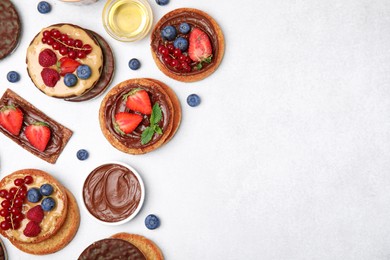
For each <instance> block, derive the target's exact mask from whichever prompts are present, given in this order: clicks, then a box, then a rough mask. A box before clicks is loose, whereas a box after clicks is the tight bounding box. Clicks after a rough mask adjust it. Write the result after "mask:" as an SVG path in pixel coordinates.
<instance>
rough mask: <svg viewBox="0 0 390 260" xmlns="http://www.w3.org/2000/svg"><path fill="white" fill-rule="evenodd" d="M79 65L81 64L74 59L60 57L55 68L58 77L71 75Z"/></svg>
mask: <svg viewBox="0 0 390 260" xmlns="http://www.w3.org/2000/svg"><path fill="white" fill-rule="evenodd" d="M80 65H81V63H80V62H78V61H76V60H74V59H71V58H68V57H62V58H61V59H60V60H59V61H58V64H57V67H58V69H59V73H60V75H61V76H65V74H66V73H73V72H74V71H75V70H76V69H77V67H78V66H80Z"/></svg>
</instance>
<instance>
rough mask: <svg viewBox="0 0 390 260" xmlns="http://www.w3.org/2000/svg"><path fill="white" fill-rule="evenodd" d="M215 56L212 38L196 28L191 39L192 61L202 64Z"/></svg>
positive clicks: (189, 51)
mask: <svg viewBox="0 0 390 260" xmlns="http://www.w3.org/2000/svg"><path fill="white" fill-rule="evenodd" d="M212 54H213V49H212V47H211V42H210V38H209V37H208V36H207V34H206V33H205V32H204V31H202V30H201V29H199V28H194V29H193V30H192V31H191V33H190V37H189V47H188V56H189V57H190V58H191V60H193V61H196V62H202V61H205V60H208V59H210V57H211V55H212Z"/></svg>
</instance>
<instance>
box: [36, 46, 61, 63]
mask: <svg viewBox="0 0 390 260" xmlns="http://www.w3.org/2000/svg"><path fill="white" fill-rule="evenodd" d="M38 61H39V64H40V65H41V66H42V67H50V66H52V65H54V64H56V63H57V56H56V54H55V53H54V52H53V51H52V50H50V49H44V50H43V51H41V52H40V53H39V56H38Z"/></svg>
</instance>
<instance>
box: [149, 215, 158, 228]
mask: <svg viewBox="0 0 390 260" xmlns="http://www.w3.org/2000/svg"><path fill="white" fill-rule="evenodd" d="M145 226H146V227H147V228H148V229H156V228H158V227H159V226H160V219H159V218H158V217H157V216H156V215H153V214H150V215H148V216H147V217H146V218H145Z"/></svg>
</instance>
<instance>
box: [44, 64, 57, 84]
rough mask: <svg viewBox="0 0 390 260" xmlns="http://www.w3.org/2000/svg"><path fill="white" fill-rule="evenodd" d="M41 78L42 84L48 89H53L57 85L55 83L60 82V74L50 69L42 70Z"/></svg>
mask: <svg viewBox="0 0 390 260" xmlns="http://www.w3.org/2000/svg"><path fill="white" fill-rule="evenodd" d="M41 77H42V80H43V83H45V85H46V86H48V87H54V86H55V85H56V84H57V81H59V80H60V74H58V72H57V71H56V70H54V69H51V68H43V70H42V72H41Z"/></svg>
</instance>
